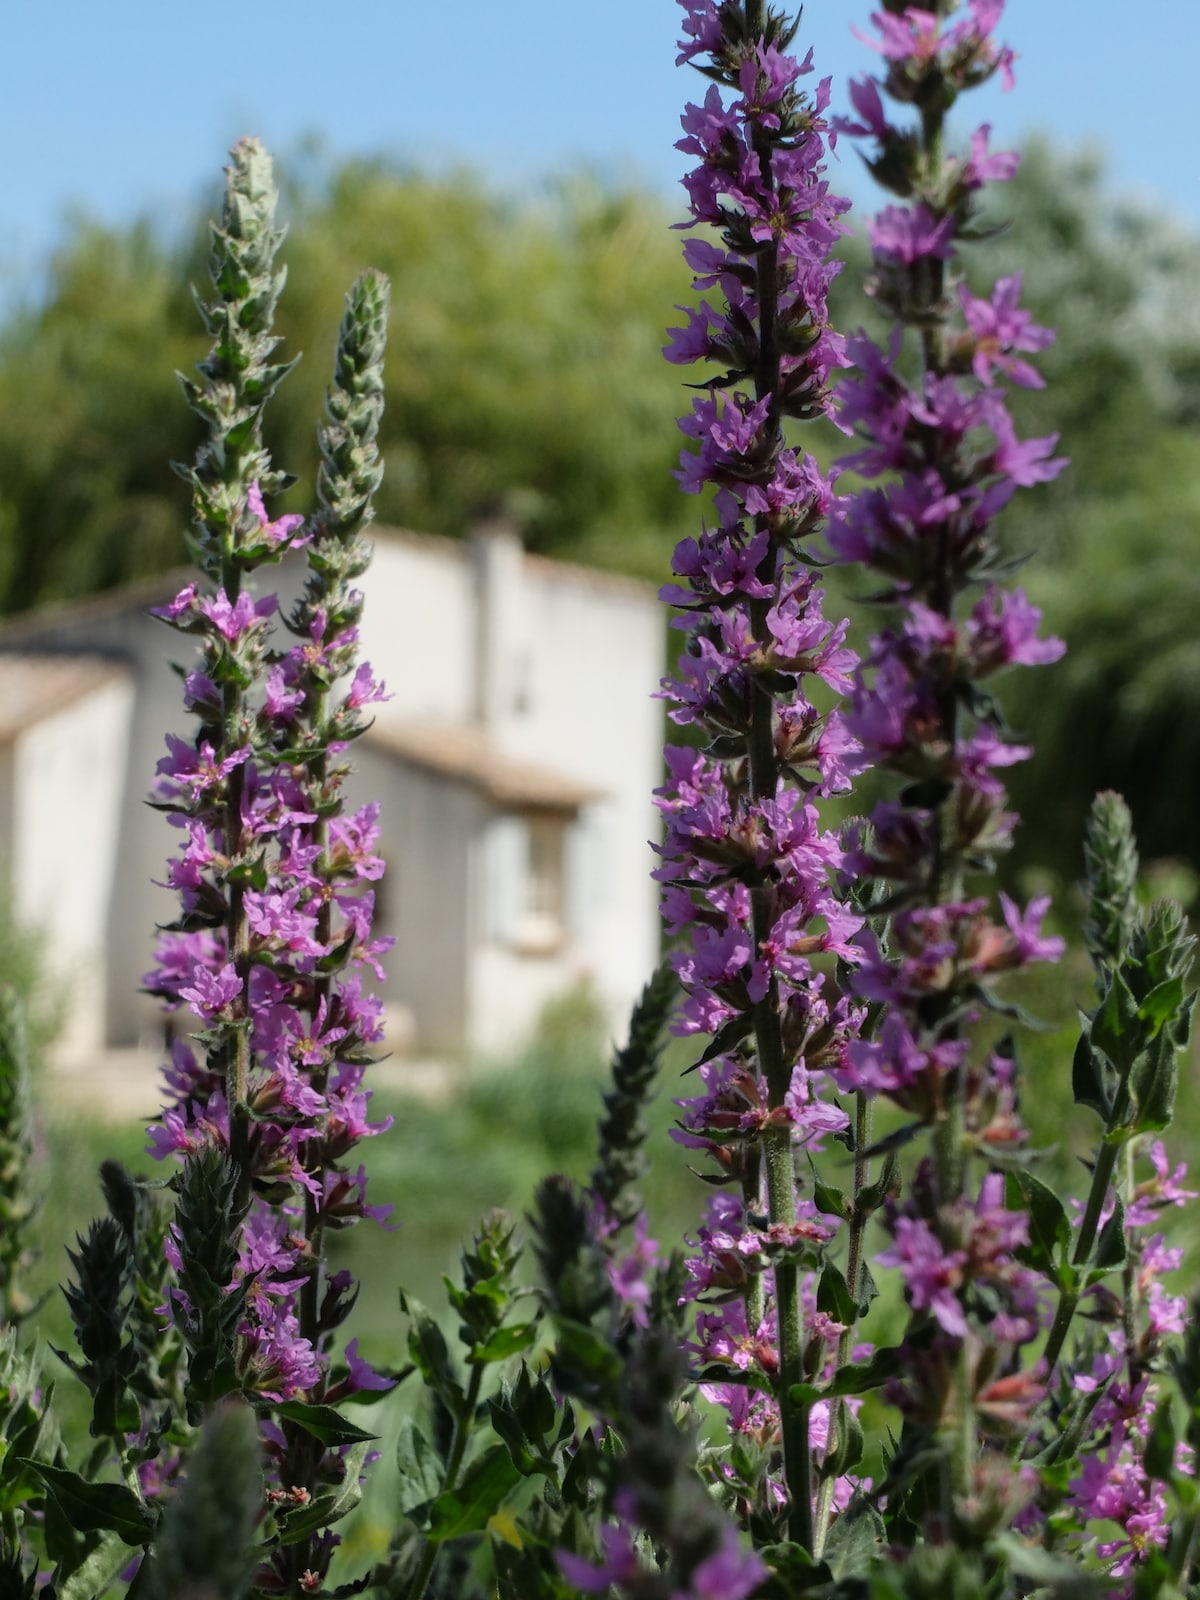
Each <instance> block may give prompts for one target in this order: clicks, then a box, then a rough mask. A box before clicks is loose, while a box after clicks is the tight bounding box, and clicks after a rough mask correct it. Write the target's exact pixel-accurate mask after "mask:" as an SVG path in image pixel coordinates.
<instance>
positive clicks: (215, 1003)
mask: <svg viewBox="0 0 1200 1600" xmlns="http://www.w3.org/2000/svg"><path fill="white" fill-rule="evenodd" d="M241 993H242V980H241V979H240V978H239V977H238V974H237V968H236V967H235V966H234V965H233V963H232V962H231V961H227V962H226V963H225V965H224V966H223V967H222V968H221V970H220V971H219V972H210V971H209V970H208V968H207V967H197V968H196V969H195V971H194V973H193V974H192V981H191V983H190V985H189V986H188V987H187V988H184V989H180V991H179V998H180V999H181V1000H186V1001H187V1002H188V1004H189V1005H190V1006H191V1008H192V1010H193V1011H194V1012H195V1013H196V1015H197V1016H198V1017H200V1018H201V1019H202V1020H203V1021H204V1022H211V1021H212V1020H213V1018H214V1017H216V1016H217V1015H218V1013H219V1012H222V1011H224V1010H225V1008H226V1006H229V1005H232V1003H233V1002H234V1001H235V1000H237V999H238V998H239V997H240V995H241Z"/></svg>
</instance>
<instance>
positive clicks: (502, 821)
mask: <svg viewBox="0 0 1200 1600" xmlns="http://www.w3.org/2000/svg"><path fill="white" fill-rule="evenodd" d="M568 820H569V819H568V817H567V816H566V815H565V814H562V813H558V812H550V811H544V812H543V811H528V812H502V813H500V814H498V815H496V816H494V817H493V818H492V820H491V821H490V823H489V824H488V827H487V830H486V833H485V836H484V886H485V897H486V901H485V911H486V922H487V931H488V936H489V937H490V938H492V939H494V940H495V941H496V942H497V943H498V944H506V945H509V946H511V947H512V948H513V949H516V950H519V951H522V952H523V953H525V954H527V955H553V954H554V953H555V952H556V951H557V950H559V949H560V948H561V947H562V944H563V942H564V940H565V938H566V854H567V850H566V839H567V825H568Z"/></svg>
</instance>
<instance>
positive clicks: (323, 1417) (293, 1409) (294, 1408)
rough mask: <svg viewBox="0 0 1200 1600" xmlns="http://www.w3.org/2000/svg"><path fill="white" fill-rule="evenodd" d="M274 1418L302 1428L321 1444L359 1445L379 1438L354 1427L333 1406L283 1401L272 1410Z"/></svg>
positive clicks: (374, 1434) (299, 1401) (300, 1401)
mask: <svg viewBox="0 0 1200 1600" xmlns="http://www.w3.org/2000/svg"><path fill="white" fill-rule="evenodd" d="M272 1409H273V1410H274V1413H275V1415H276V1416H279V1417H283V1418H284V1419H285V1420H286V1421H288V1422H294V1423H295V1424H296V1426H297V1427H299V1428H303V1429H304V1431H305V1433H311V1434H312V1436H313V1438H314V1439H319V1440H320V1441H321V1443H322V1444H327V1445H339V1444H359V1443H361V1442H362V1441H363V1440H364V1439H368V1440H373V1439H377V1438H378V1437H379V1435H378V1434H376V1433H365V1432H364V1431H363V1429H362V1428H358V1427H355V1425H354V1423H353V1422H347V1421H346V1419H345V1417H343V1416H342V1414H341V1412H340V1411H338V1410H337V1408H336V1407H335V1406H311V1405H307V1404H305V1402H304V1401H302V1400H285V1401H284V1402H283V1404H282V1405H277V1406H274V1407H273V1408H272Z"/></svg>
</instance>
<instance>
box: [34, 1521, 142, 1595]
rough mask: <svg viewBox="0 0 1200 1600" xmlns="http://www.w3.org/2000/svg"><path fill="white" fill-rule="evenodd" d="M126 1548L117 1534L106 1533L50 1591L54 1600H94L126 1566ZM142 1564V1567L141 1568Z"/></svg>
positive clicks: (127, 1558)
mask: <svg viewBox="0 0 1200 1600" xmlns="http://www.w3.org/2000/svg"><path fill="white" fill-rule="evenodd" d="M129 1561H130V1556H129V1546H128V1545H127V1544H126V1542H125V1541H124V1539H122V1538H121V1536H120V1534H119V1533H107V1534H105V1535H104V1537H103V1538H102V1539H101V1540H100V1542H99V1544H97V1545H96V1547H95V1549H93V1550H92V1551H91V1552H90V1553H89V1554H88V1555H86V1556H85V1557H84V1558H83V1560H82V1561H81V1562H80V1564H79V1565H78V1566H77V1567H76V1568H75V1570H74V1571H73V1572H72V1573H71V1575H70V1577H69V1578H64V1579H62V1581H61V1582H59V1583H58V1584H57V1585H56V1586H55V1589H54V1593H55V1595H56V1596H57V1600H96V1596H97V1595H102V1594H105V1593H106V1592H107V1590H108V1586H109V1584H110V1583H111V1582H112V1581H113V1579H114V1578H115V1577H116V1576H117V1574H118V1573H119V1572H121V1571H122V1570H123V1569H124V1568H125V1567H127V1566H128V1565H129ZM145 1564H146V1563H145V1562H144V1561H143V1563H142V1565H143V1566H145Z"/></svg>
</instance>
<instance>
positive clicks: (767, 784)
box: [656, 0, 860, 1547]
mask: <svg viewBox="0 0 1200 1600" xmlns="http://www.w3.org/2000/svg"><path fill="white" fill-rule="evenodd" d="M684 9H685V11H686V12H687V17H688V20H687V23H686V24H685V34H686V37H685V39H684V40H683V41H682V42H681V46H680V48H681V56H680V59H681V60H689V61H692V62H693V63H694V64H697V65H699V64H700V58H702V57H703V58H704V61H703V67H702V70H703V71H704V73H705V74H706V76H707V77H709V78H710V79H711V80H713V82H712V85H711V87H710V88H709V89H708V91H707V93H706V95H705V98H704V101H703V103H702V104H700V105H690V106H688V108H687V110H686V112H685V114H684V117H683V128H684V133H685V137H684V139H683V140H682V141H681V142H680V145H679V148H680V149H681V150H683V151H684V152H685V153H687V154H689V155H692V156H695V157H696V158H697V161H698V164H697V166H696V167H695V168H694V170H693V171H692V172H691V173H690V174H689V175H688V176H687V177H686V178H685V179H684V187H685V188H686V190H687V192H688V196H689V200H690V209H691V217H692V222H691V224H689V226H695V225H696V224H708V225H711V226H713V227H715V228H716V229H717V230H718V236H719V241H720V242H719V243H714V242H713V241H711V240H709V239H706V238H700V237H696V238H692V239H690V240H689V242H688V244H687V246H686V250H685V254H686V257H687V260H688V262H689V264H690V266H691V267H692V270H693V272H694V274H695V282H696V287H697V288H698V289H700V290H702V291H713V290H717V291H719V293H720V295H721V296H722V297H723V298H722V301H721V302H720V303H717V302H716V301H715V300H714V299H711V298H710V299H708V300H706V301H705V302H704V303H703V304H702V305H701V307H700V309H699V310H698V311H689V312H688V313H687V315H688V324H687V326H686V327H683V328H678V329H673V330H671V341H672V342H671V344H670V346H669V347H668V350H667V355H668V358H669V359H670V360H673V361H680V362H693V361H699V360H708V361H709V362H711V363H715V364H717V365H718V366H719V368H721V369H723V371H722V373H721V375H720V376H714V377H711V378H709V379H708V380H707V382H706V385H705V390H706V392H704V393H703V394H702V395H700V396H699V397H698V398H697V399H696V401H695V402H694V405H693V407H692V412H691V415H690V416H688V417H686V418H684V419H683V420H682V421H681V423H680V428H681V430H682V431H683V433H684V434H685V435H686V436H687V437H688V438H689V439H690V440H692V441H694V442H695V449H687V450H685V451H684V453H683V456H682V459H681V465H680V471H679V474H678V476H679V479H680V482H681V485H682V486H683V488H684V489H685V490H686V491H688V492H698V491H700V490H702V489H705V490H713V491H715V494H714V498H713V508H714V513H715V517H716V524H715V526H713V527H711V528H706V529H705V530H704V532H703V533H702V534H701V536H700V537H699V538H698V539H688V540H685V541H684V542H683V543H682V544H681V545H680V546H679V548H678V549H677V551H676V553H675V559H674V570H675V573H676V576H677V578H678V580H679V581H678V582H677V583H675V584H672V585H669V586H667V587H666V588H665V589H664V591H663V597H664V599H666V600H668V601H670V602H672V603H673V604H675V605H677V606H679V607H680V608H681V609H682V611H683V612H684V616H683V617H682V618H681V619H680V625H681V626H686V627H687V629H688V639H687V643H686V646H685V649H684V653H683V655H682V657H681V658H680V662H679V667H678V671H677V675H676V677H675V678H674V679H673V680H669V681H668V682H667V683H666V684H665V686H664V694H665V698H666V699H667V700H668V702H669V703H670V704H671V707H672V709H671V716H672V718H673V719H674V720H675V721H676V722H677V723H680V724H685V725H691V726H693V727H694V728H695V729H696V730H697V731H698V732H699V733H700V734H701V736H702V740H703V745H704V748H703V750H697V749H695V748H675V747H669V748H668V750H667V762H668V768H669V772H670V778H669V781H668V782H667V784H666V785H665V786H664V788H663V789H662V790H661V791H660V792H659V804H660V807H661V809H662V812H663V815H664V817H665V821H666V836H665V839H664V842H663V845H662V856H663V865H662V867H661V868H660V869H659V871H658V873H657V874H656V875H657V877H658V878H659V879H660V881H661V882H662V883H663V885H664V914H665V916H666V919H667V923H668V927H669V930H670V931H671V932H672V933H679V934H681V935H682V936H683V937H682V940H681V944H680V947H679V948H678V949H677V951H676V952H675V954H674V956H673V961H674V964H675V967H676V970H677V972H678V974H679V977H680V979H681V981H682V984H683V988H684V994H685V998H684V1002H683V1007H682V1011H681V1014H680V1017H679V1019H678V1021H677V1024H676V1029H677V1031H679V1032H683V1033H708V1034H712V1035H713V1036H714V1037H713V1039H712V1041H711V1043H710V1045H709V1046H708V1048H707V1049H706V1050H705V1052H704V1055H703V1057H702V1062H703V1065H702V1075H703V1080H704V1084H705V1090H706V1092H705V1093H704V1094H703V1095H701V1096H700V1097H698V1098H697V1099H695V1100H692V1101H691V1102H688V1103H686V1105H685V1117H684V1128H685V1131H684V1133H683V1134H682V1135H681V1137H683V1139H684V1140H685V1142H686V1143H687V1144H689V1145H690V1146H692V1147H693V1148H700V1149H703V1150H706V1151H707V1152H708V1153H709V1154H710V1155H711V1156H713V1158H714V1159H715V1160H716V1161H717V1163H718V1165H719V1167H720V1168H721V1174H722V1176H721V1180H719V1181H730V1182H736V1183H737V1184H738V1187H739V1191H740V1200H739V1202H738V1206H739V1209H740V1211H741V1212H742V1213H743V1214H744V1215H745V1216H748V1215H749V1214H751V1213H754V1214H757V1213H760V1212H765V1213H766V1214H767V1217H768V1219H769V1220H768V1222H767V1224H766V1226H765V1228H764V1229H762V1230H748V1231H751V1232H756V1233H758V1235H759V1236H760V1237H761V1243H762V1248H761V1250H760V1251H759V1252H758V1253H757V1256H756V1255H755V1254H754V1253H753V1252H750V1251H747V1252H746V1253H745V1254H744V1255H743V1256H742V1257H741V1259H742V1261H743V1264H744V1265H746V1267H747V1269H748V1270H746V1271H745V1272H744V1273H743V1275H742V1277H741V1279H740V1280H739V1282H738V1285H737V1287H738V1289H739V1290H740V1292H741V1295H742V1298H743V1300H744V1316H743V1321H742V1326H743V1328H744V1329H748V1330H749V1334H747V1335H745V1337H747V1338H750V1339H751V1340H752V1341H753V1340H754V1339H758V1344H757V1346H756V1348H757V1350H758V1354H757V1355H756V1356H755V1357H754V1358H753V1360H754V1362H755V1367H754V1370H755V1371H756V1372H757V1374H758V1376H759V1379H760V1383H761V1385H762V1387H763V1388H765V1389H767V1390H768V1391H769V1393H770V1405H771V1406H773V1407H775V1408H776V1410H777V1416H778V1419H779V1421H778V1426H779V1428H780V1430H781V1434H782V1440H783V1447H784V1457H785V1476H786V1486H787V1500H788V1511H787V1521H788V1524H789V1529H790V1533H791V1536H792V1537H793V1538H794V1539H796V1540H797V1541H798V1542H800V1543H802V1544H804V1545H806V1546H809V1547H811V1543H812V1483H813V1480H812V1474H811V1467H810V1446H809V1426H810V1423H809V1417H808V1414H807V1412H806V1411H805V1410H804V1409H803V1408H802V1407H799V1406H797V1405H795V1404H794V1403H793V1401H792V1398H791V1393H792V1389H793V1386H794V1385H796V1384H798V1383H799V1381H800V1379H801V1377H802V1376H803V1371H802V1357H803V1354H804V1351H805V1349H806V1348H807V1349H808V1350H809V1352H810V1357H811V1358H812V1359H816V1357H815V1355H813V1354H812V1352H813V1344H812V1339H813V1337H816V1340H817V1347H818V1348H819V1345H820V1338H821V1335H820V1333H817V1334H816V1335H815V1336H814V1335H813V1330H812V1328H811V1327H810V1328H807V1329H806V1328H805V1327H804V1325H803V1324H804V1313H803V1305H802V1295H801V1285H800V1279H799V1272H798V1262H800V1261H801V1260H804V1261H807V1262H809V1263H812V1264H815V1263H816V1262H817V1260H818V1259H819V1256H820V1249H819V1246H820V1244H821V1242H822V1240H823V1239H824V1237H825V1236H826V1231H827V1230H824V1229H823V1228H822V1227H820V1226H818V1225H817V1224H816V1222H815V1221H814V1216H815V1208H814V1207H813V1204H812V1202H811V1200H810V1199H808V1198H807V1197H801V1196H799V1195H798V1194H797V1190H796V1181H795V1174H794V1164H795V1159H796V1151H797V1150H798V1149H799V1148H801V1147H808V1148H811V1149H816V1148H819V1145H820V1141H821V1139H822V1137H823V1136H824V1135H826V1134H827V1133H828V1132H830V1131H836V1130H837V1129H839V1128H841V1127H844V1126H845V1116H844V1114H843V1113H842V1112H840V1111H839V1110H838V1109H837V1108H836V1107H834V1106H832V1105H830V1104H828V1103H827V1101H826V1100H825V1098H824V1096H825V1094H826V1093H827V1087H826V1086H827V1083H828V1069H829V1068H830V1067H831V1066H832V1065H834V1064H836V1063H839V1062H840V1061H841V1060H842V1057H843V1055H844V1052H845V1049H846V1046H847V1042H848V1040H849V1039H850V1038H852V1037H853V1036H854V1034H855V1032H856V1029H857V1024H858V1012H857V1010H856V1009H855V1008H854V1007H853V1006H851V1005H850V1004H849V1003H848V1002H847V1001H846V1000H845V999H844V998H843V997H842V996H841V995H840V994H839V993H838V991H837V989H836V987H835V986H834V984H833V982H832V974H831V971H830V968H831V966H832V963H833V960H834V959H835V958H839V957H840V958H841V959H842V960H846V961H849V960H853V959H855V958H856V953H857V952H856V947H855V945H854V944H853V938H854V934H855V932H856V931H857V928H858V925H859V921H858V919H857V918H856V917H855V916H853V915H852V914H850V913H848V912H847V910H846V908H845V906H844V905H843V904H842V903H841V901H840V900H839V899H838V897H837V894H836V893H835V889H834V879H835V876H836V875H837V873H838V872H839V870H840V869H841V867H842V865H843V861H842V851H841V848H840V846H839V844H838V842H837V840H836V838H835V837H834V835H833V834H831V833H826V832H823V831H822V829H821V826H820V822H819V818H818V812H817V807H816V802H817V801H818V800H819V799H820V798H821V797H823V796H825V795H829V794H832V793H835V792H840V791H842V790H844V789H846V788H847V787H848V784H849V779H850V776H851V775H852V774H853V773H854V772H855V771H857V770H858V767H859V765H860V762H859V759H858V755H857V749H856V746H855V742H854V740H853V739H852V738H850V737H849V735H848V732H847V729H846V725H845V723H844V721H843V718H842V715H841V713H840V712H839V711H838V710H832V711H827V712H826V711H822V710H819V709H818V706H817V705H816V704H814V702H813V701H812V700H810V699H809V696H808V692H807V690H806V684H807V683H809V682H818V681H819V683H820V684H821V685H823V686H824V687H825V688H827V689H831V690H832V691H833V692H834V693H835V694H837V693H843V692H845V691H847V690H848V689H849V687H850V679H851V674H852V672H853V670H854V666H855V657H854V655H853V654H852V652H851V651H850V650H849V649H848V648H847V647H846V645H845V642H844V640H845V625H844V624H834V623H830V622H828V621H826V620H825V618H824V617H823V615H822V612H821V603H822V592H821V589H820V588H819V586H818V585H817V583H816V581H815V579H814V577H813V575H812V573H811V572H810V571H808V570H806V568H805V566H804V564H803V558H802V543H803V541H804V540H805V539H806V538H808V537H809V536H811V535H812V534H813V533H814V532H815V531H816V530H817V529H818V528H819V527H820V525H821V523H822V520H823V518H824V517H825V516H826V515H827V513H828V511H829V509H830V507H831V505H832V504H833V500H834V495H833V489H832V486H831V484H830V482H829V481H828V480H827V479H826V478H825V477H824V476H823V475H822V474H821V472H820V470H819V469H818V467H817V465H816V463H815V462H814V461H813V459H812V458H811V457H810V456H807V455H805V454H804V453H803V452H799V451H797V450H794V449H792V448H791V447H789V445H788V444H787V442H786V440H785V438H784V435H783V424H784V421H785V419H788V418H795V419H801V420H806V419H809V418H812V417H816V416H821V415H825V414H827V413H828V411H829V409H830V402H829V398H828V382H829V379H830V375H831V374H832V373H833V372H835V371H836V370H837V369H838V368H839V367H841V366H843V365H844V364H845V359H846V358H845V354H844V349H843V342H842V340H841V338H840V337H839V336H838V335H837V334H836V333H834V332H833V331H832V329H831V328H830V327H829V324H828V318H827V312H826V294H827V291H828V288H829V285H830V282H831V281H832V279H833V276H834V274H835V272H836V271H837V270H838V269H837V266H836V264H835V263H833V262H831V261H830V260H829V252H830V249H831V247H832V246H833V244H834V243H835V242H836V241H837V239H838V238H839V236H840V235H841V233H842V232H843V228H842V225H841V222H840V217H841V214H842V213H843V211H845V209H846V202H845V201H842V200H840V199H837V198H836V197H835V196H833V195H832V194H831V193H830V191H829V188H828V185H827V183H826V182H825V178H824V170H823V157H824V153H825V145H824V140H823V133H824V131H825V123H824V120H823V116H822V113H823V111H824V109H825V106H826V104H827V101H828V96H829V87H828V83H827V82H825V83H821V84H820V85H819V86H817V88H816V89H815V91H814V92H813V95H812V97H811V99H810V98H809V97H808V96H807V95H805V94H804V93H803V92H802V91H801V89H800V88H799V86H798V85H799V83H800V81H801V80H802V79H803V78H804V77H806V76H807V75H808V74H809V73H810V72H811V70H812V63H811V58H805V59H804V60H803V61H800V60H798V59H797V58H795V57H793V56H791V55H789V54H788V48H789V46H790V44H791V41H792V38H793V36H794V34H795V26H794V25H791V24H788V23H786V22H785V21H784V20H783V18H782V17H780V16H779V15H777V14H776V13H775V12H774V11H770V10H766V9H764V7H763V6H762V5H761V4H755V3H750V4H746V5H722V6H719V7H718V6H717V5H715V4H700V3H686V0H685V4H684ZM819 692H823V691H819ZM742 1226H746V1227H747V1228H748V1224H746V1223H745V1222H743V1224H742ZM828 1231H832V1230H831V1229H830V1230H828ZM707 1270H708V1269H707V1267H701V1268H699V1269H698V1273H697V1282H711V1281H713V1280H712V1279H710V1278H708V1277H707ZM726 1299H727V1296H726ZM722 1314H726V1313H722ZM728 1314H730V1315H732V1312H731V1311H730V1312H729V1313H728ZM738 1314H739V1315H742V1312H741V1311H739V1313H738ZM713 1315H714V1316H716V1315H717V1314H716V1313H714V1314H713ZM709 1320H710V1321H711V1320H712V1318H710V1319H709ZM759 1329H762V1330H763V1333H762V1336H761V1338H758V1334H757V1333H756V1330H759ZM712 1332H713V1330H711V1329H710V1330H709V1333H708V1335H706V1336H705V1339H706V1342H707V1345H708V1347H709V1349H710V1351H715V1350H716V1349H717V1346H718V1344H719V1341H716V1342H714V1339H713V1337H712V1336H711V1335H712ZM736 1337H737V1336H735V1343H736ZM740 1348H741V1347H740V1346H739V1349H740ZM713 1359H718V1357H717V1356H716V1355H715V1354H714V1355H713ZM730 1359H734V1358H733V1357H731V1358H730ZM739 1359H740V1358H739ZM817 1364H818V1365H819V1364H820V1362H819V1361H818V1362H817Z"/></svg>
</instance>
